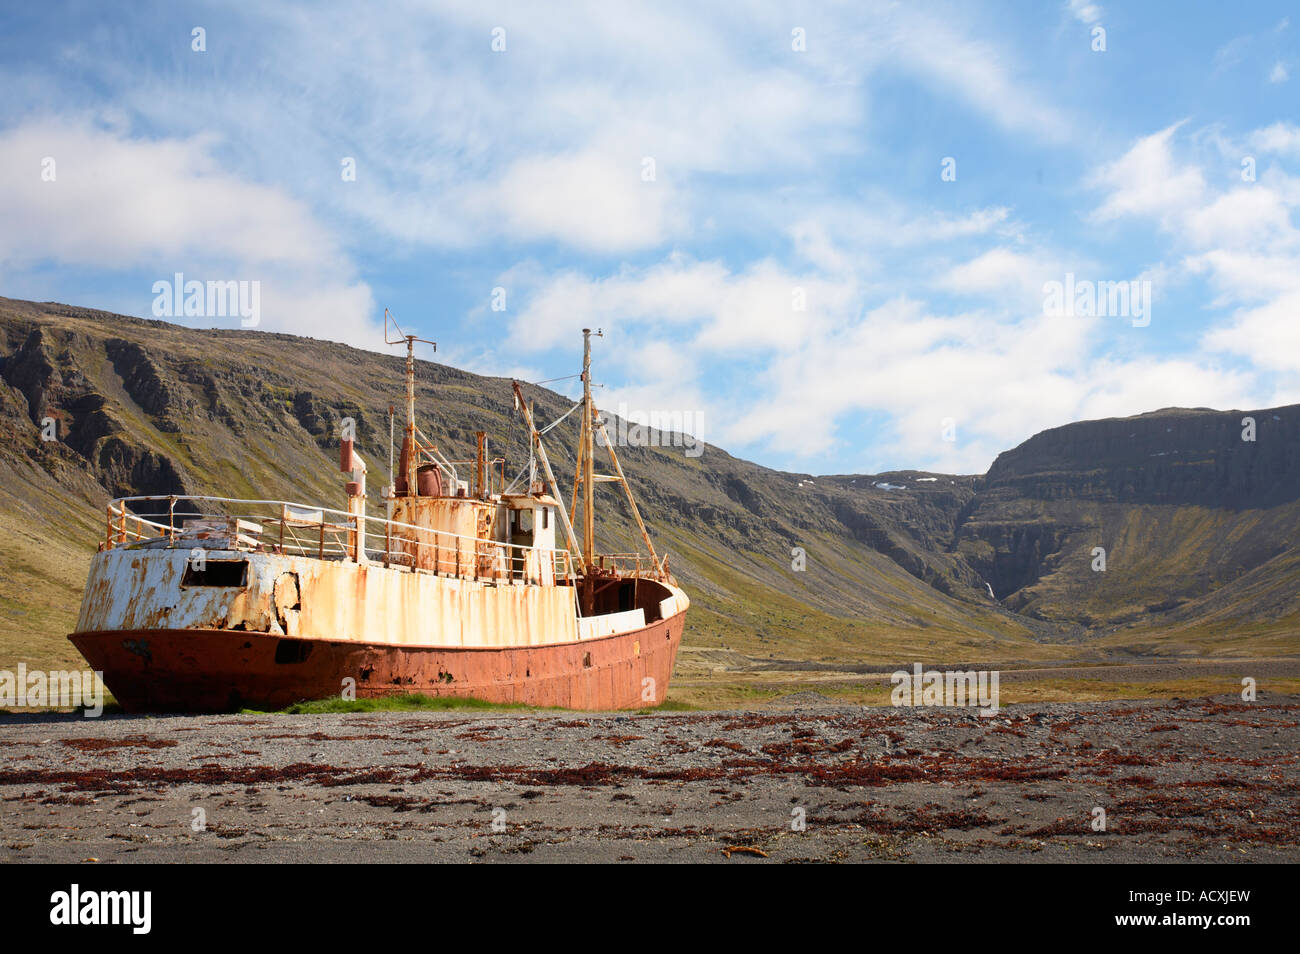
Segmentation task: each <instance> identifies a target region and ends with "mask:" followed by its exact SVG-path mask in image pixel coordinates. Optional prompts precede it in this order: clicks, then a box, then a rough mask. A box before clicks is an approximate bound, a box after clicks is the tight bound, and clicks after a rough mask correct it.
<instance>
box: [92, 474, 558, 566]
mask: <svg viewBox="0 0 1300 954" xmlns="http://www.w3.org/2000/svg"><path fill="white" fill-rule="evenodd" d="M149 504H158V505H159V506H158V507H157V508H156V510H155V511H148V510H145V509H144V507H146V506H147V505H149ZM163 504H165V505H166V506H162V505H163ZM191 505H192V506H196V507H204V508H207V507H208V506H210V505H212V506H213V507H214V509H213V510H206V509H205V510H190V509H188V507H189V506H191ZM178 506H179V507H184V508H186V509H178ZM249 508H252V509H249ZM230 511H238V512H230ZM381 542H382V547H380V546H377V544H379V543H381ZM122 546H150V547H166V548H184V549H190V548H194V547H203V548H204V549H223V550H247V551H250V552H256V553H278V554H285V555H292V556H309V557H315V558H317V559H321V560H343V559H349V560H359V559H360V557H361V553H362V551H364V556H365V558H366V559H367V560H369V561H371V562H375V563H382V564H383V565H384V566H406V567H410V568H412V569H417V570H424V571H427V572H433V573H441V574H443V575H446V576H456V577H461V578H464V579H473V580H498V581H503V582H523V583H546V584H549V583H556V582H560V581H567V580H571V579H573V577H574V572H573V563H572V560H571V558H570V555H569V552H568V551H567V550H555V549H549V548H541V547H527V546H520V545H518V544H513V543H499V542H497V541H495V540H481V539H478V538H475V537H466V536H461V535H459V534H455V533H447V532H446V531H443V530H434V529H431V528H429V527H420V526H416V525H415V524H410V523H401V522H399V521H396V520H385V519H384V518H382V517H370V516H364V515H358V514H352V513H348V512H347V511H345V510H332V509H330V508H329V507H312V506H308V505H306V504H298V503H290V502H288V501H285V500H240V499H238V498H234V497H196V496H177V495H172V496H165V495H155V496H141V497H119V498H117V499H116V500H112V501H110V502H109V504H108V523H107V532H106V535H105V539H104V543H103V544H102V545H101V547H100V549H102V550H108V549H112V548H114V547H122Z"/></svg>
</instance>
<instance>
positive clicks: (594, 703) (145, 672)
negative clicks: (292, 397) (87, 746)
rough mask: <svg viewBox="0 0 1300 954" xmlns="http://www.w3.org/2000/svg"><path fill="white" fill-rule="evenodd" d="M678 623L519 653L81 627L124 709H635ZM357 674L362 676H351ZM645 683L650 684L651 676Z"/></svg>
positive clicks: (663, 680)
mask: <svg viewBox="0 0 1300 954" xmlns="http://www.w3.org/2000/svg"><path fill="white" fill-rule="evenodd" d="M682 626H683V623H682V620H681V619H680V618H674V619H668V620H661V621H660V622H657V623H653V624H651V625H649V626H646V627H644V628H642V629H639V630H634V631H632V632H628V633H619V634H617V635H614V636H605V637H601V638H597V639H591V640H585V641H581V642H573V643H562V644H558V645H553V646H537V647H527V648H521V649H491V648H486V647H478V648H440V647H433V646H429V647H410V648H406V647H401V648H394V647H392V646H387V645H383V644H376V643H370V644H366V643H360V644H358V643H354V642H351V641H348V640H330V639H292V638H288V637H283V636H272V635H269V634H265V633H249V632H243V631H235V630H201V629H183V630H138V631H135V632H123V631H113V632H87V633H76V634H74V635H73V636H72V637H71V639H72V643H73V645H75V646H76V647H77V649H78V650H79V651H80V652H81V654H82V655H83V656H85V657H86V659H87V660H88V661H89V662H90V664H91V665H92V666H93V667H94V668H95V669H97V670H99V671H102V672H103V674H104V683H105V685H106V686H107V687H108V689H109V691H110V692H112V693H113V696H114V698H116V699H117V700H118V701H119V702H120V703H121V704H122V707H123V709H125V710H126V711H127V712H229V711H232V710H236V709H240V708H253V709H282V708H284V707H285V706H289V705H292V704H293V703H295V702H299V701H302V700H308V699H323V698H328V697H337V696H338V695H339V692H340V689H339V687H340V684H341V682H342V680H344V679H346V678H349V677H351V678H354V679H355V680H356V695H357V696H358V697H360V698H371V697H377V696H385V695H401V694H407V693H419V694H422V695H427V696H459V697H471V698H475V699H483V700H485V701H488V702H495V703H522V704H524V705H530V706H559V707H561V708H566V709H590V710H604V709H637V708H644V707H646V706H651V705H654V704H655V701H654V695H655V693H654V691H653V689H654V687H657V686H667V685H668V682H669V679H670V678H671V677H672V672H673V664H674V662H675V660H676V658H677V648H678V646H679V645H680V644H681V634H682ZM352 674H355V675H352ZM647 680H649V682H647Z"/></svg>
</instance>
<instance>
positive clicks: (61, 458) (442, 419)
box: [0, 299, 1300, 666]
mask: <svg viewBox="0 0 1300 954" xmlns="http://www.w3.org/2000/svg"><path fill="white" fill-rule="evenodd" d="M402 368H403V361H402V359H401V358H400V357H399V356H397V355H383V354H377V353H372V352H361V351H356V350H354V349H351V348H347V347H345V346H343V345H338V344H333V343H330V342H322V341H315V340H312V339H303V338H295V337H292V336H288V335H277V334H269V333H265V332H257V331H243V330H196V329H188V328H182V327H179V326H175V325H169V324H166V323H163V322H156V321H145V320H141V319H135V318H128V317H124V316H120V315H110V314H107V313H104V312H97V311H92V310H88V309H81V308H70V307H67V306H63V305H56V304H36V303H31V302H21V301H11V300H8V299H0V512H2V513H3V516H4V517H5V518H6V523H7V525H8V526H9V527H10V528H11V533H10V535H9V537H8V539H7V542H6V544H5V549H3V550H0V558H3V560H4V563H5V569H6V570H8V571H9V572H7V573H4V574H2V575H0V657H9V658H12V659H17V658H28V659H33V660H38V659H41V658H50V657H51V654H53V656H54V657H59V655H60V654H63V655H62V657H60V658H69V659H72V658H75V657H70V656H68V655H67V653H66V651H65V649H64V647H63V641H62V636H63V634H64V633H66V632H67V631H68V630H69V629H70V628H71V625H72V623H73V621H74V620H75V615H76V607H77V603H78V601H79V599H80V587H81V585H82V583H84V579H85V567H86V563H87V561H88V559H89V555H90V554H91V553H92V552H93V551H94V547H95V545H96V543H97V542H98V540H99V537H100V534H101V533H102V529H101V528H102V526H103V510H102V506H103V504H104V503H105V502H106V501H107V500H108V499H109V498H110V497H112V496H122V495H128V494H171V493H175V494H179V495H197V494H209V495H216V496H236V497H238V496H243V497H256V498H268V497H278V498H284V499H290V500H300V501H314V502H320V503H325V504H327V505H333V506H341V505H342V503H343V489H342V481H343V477H342V475H340V474H338V473H337V472H336V460H337V456H336V454H337V441H338V429H339V424H340V421H341V420H342V419H343V418H344V417H351V418H353V419H354V420H355V421H356V424H357V442H358V443H357V446H358V449H359V451H360V452H361V453H362V455H363V456H364V457H365V458H366V459H367V461H368V463H369V465H370V473H371V486H372V489H373V490H374V491H376V492H374V493H372V496H371V503H372V508H371V509H372V511H377V509H378V507H377V498H378V493H377V490H378V487H379V486H380V485H382V484H383V483H384V482H385V477H386V471H387V462H388V452H389V446H388V420H387V414H388V407H389V405H390V404H400V403H401V394H402V378H401V375H402ZM417 381H418V384H417V407H418V412H419V414H420V417H421V426H422V428H423V429H424V431H425V432H426V433H427V434H429V435H430V437H432V438H434V439H435V440H437V441H438V442H439V444H440V446H441V448H442V449H443V451H444V452H445V453H446V454H447V456H448V457H451V458H453V459H464V458H468V457H471V456H472V455H473V451H474V436H473V435H474V432H475V431H476V430H483V431H486V432H487V433H488V441H489V449H490V451H491V452H492V453H493V455H496V454H498V453H499V454H504V456H506V457H507V458H508V460H509V461H510V464H509V466H508V476H512V475H513V474H514V472H515V471H517V470H518V469H519V468H520V467H522V466H523V465H524V463H525V461H526V459H527V450H526V444H525V442H524V438H525V434H524V430H523V426H522V424H521V423H520V422H519V420H518V416H517V415H516V414H515V412H514V410H513V396H512V393H511V391H510V385H509V382H508V381H505V380H502V379H495V378H482V377H478V376H476V375H472V374H468V373H466V372H463V371H459V370H457V369H455V368H449V367H446V366H442V365H437V364H432V363H428V362H420V363H419V368H418V371H417ZM525 390H526V392H527V394H528V395H529V396H530V397H533V398H535V400H536V406H537V413H538V417H539V419H540V420H541V421H543V422H547V421H551V420H554V419H555V418H557V417H559V416H560V415H561V414H563V413H564V412H565V411H567V410H568V409H569V407H570V406H571V405H570V402H569V401H568V400H567V399H566V398H564V397H562V396H560V395H558V394H555V393H553V392H550V391H546V390H544V389H540V388H535V387H532V386H527V387H526V388H525ZM1248 415H1249V416H1252V417H1254V419H1255V438H1256V439H1255V440H1254V441H1253V442H1251V441H1243V440H1242V439H1241V435H1242V428H1243V425H1242V423H1241V419H1242V417H1243V416H1248ZM51 418H52V419H53V420H54V421H55V422H56V424H57V439H56V440H53V441H49V440H43V439H42V428H43V426H44V425H45V424H46V423H47V422H48V420H49V419H51ZM46 430H47V432H48V428H46ZM575 440H576V424H575V418H573V417H571V418H570V419H569V420H567V421H566V422H564V424H562V425H561V426H560V427H559V428H557V429H556V430H555V431H553V432H552V434H551V436H550V438H549V439H548V448H549V450H550V452H551V455H552V462H553V464H554V467H555V471H556V474H557V476H559V478H560V480H561V483H562V485H563V487H564V489H565V491H566V492H567V490H568V482H569V479H570V478H571V475H572V473H573V467H574V458H573V455H572V452H571V448H572V447H573V445H574V442H575ZM619 455H620V458H621V459H622V461H623V464H624V468H625V470H626V471H627V472H628V475H629V479H630V480H631V481H632V483H633V486H634V491H635V493H636V495H637V499H638V501H639V503H640V505H641V508H642V512H643V515H644V516H645V517H646V519H647V522H648V524H649V525H650V529H651V533H652V535H653V537H654V539H655V542H656V545H657V546H658V547H659V548H660V550H661V551H665V552H667V553H668V554H669V559H670V565H671V567H672V569H673V571H674V572H675V574H676V575H677V576H678V577H679V579H680V580H681V581H682V582H683V583H684V584H685V585H686V586H687V588H688V590H690V592H691V594H692V598H693V600H694V603H695V610H694V611H693V613H692V622H691V626H690V627H688V630H689V632H688V634H687V645H688V646H691V645H694V646H728V647H730V648H735V649H741V650H743V651H746V652H749V653H752V654H755V655H761V656H768V655H775V656H790V657H803V658H822V659H830V658H835V659H846V658H852V659H856V660H863V659H874V658H884V657H886V656H887V657H888V658H890V659H897V658H904V659H918V658H936V659H939V658H943V657H944V656H945V655H946V656H948V657H950V658H951V657H952V654H953V653H957V654H959V655H960V658H964V659H969V658H991V657H992V655H993V654H998V655H999V656H1000V657H1001V658H1029V657H1034V656H1039V655H1042V654H1043V653H1045V652H1048V650H1047V649H1045V648H1044V647H1045V646H1046V645H1048V644H1050V643H1051V642H1052V641H1053V640H1061V639H1068V640H1072V641H1077V640H1080V639H1083V640H1085V641H1088V642H1089V644H1097V645H1100V644H1101V643H1105V642H1106V641H1107V640H1111V641H1113V640H1114V639H1115V638H1120V639H1125V638H1128V637H1126V636H1125V635H1124V634H1125V633H1126V632H1128V629H1134V631H1135V632H1136V631H1138V630H1140V631H1141V633H1142V634H1147V633H1156V632H1163V628H1175V629H1177V630H1178V631H1179V632H1182V633H1186V632H1189V631H1192V630H1195V631H1196V633H1197V638H1200V637H1201V636H1207V634H1208V636H1207V638H1209V637H1214V638H1220V637H1222V638H1223V639H1226V640H1229V641H1231V639H1232V638H1233V637H1232V634H1233V633H1235V632H1238V631H1240V630H1242V629H1243V627H1244V628H1246V629H1249V631H1250V632H1252V633H1261V632H1262V633H1268V634H1276V633H1284V634H1291V636H1294V634H1295V633H1296V631H1297V627H1296V625H1295V624H1296V622H1297V619H1300V606H1298V605H1297V598H1296V596H1295V593H1296V590H1297V589H1298V588H1300V587H1297V585H1296V584H1297V582H1300V581H1298V580H1297V575H1296V571H1295V567H1297V566H1300V550H1297V549H1296V547H1297V541H1296V529H1297V527H1298V526H1300V503H1298V499H1300V408H1298V407H1289V408H1276V409H1271V410H1261V411H1247V412H1218V411H1207V410H1174V409H1171V410H1164V411H1158V412H1154V413H1152V414H1146V415H1142V416H1139V417H1135V418H1128V419H1124V420H1107V421H1089V422H1083V423H1079V424H1071V425H1067V426H1065V427H1059V428H1054V429H1052V430H1049V431H1045V432H1043V433H1041V434H1038V435H1036V436H1034V437H1033V438H1031V439H1029V440H1028V441H1026V442H1025V443H1024V444H1022V445H1020V446H1019V447H1017V448H1015V449H1014V450H1010V451H1007V452H1006V453H1004V454H1002V455H1001V456H1000V457H998V459H997V461H996V462H995V463H994V465H993V466H992V468H990V470H989V473H988V474H987V475H985V476H983V477H974V476H957V475H944V474H925V473H920V472H915V471H905V472H900V473H894V474H884V475H873V476H864V475H844V476H831V477H815V478H814V477H809V476H807V475H800V474H788V473H780V472H776V471H772V470H768V469H766V468H763V467H759V466H758V465H756V464H752V463H749V462H747V461H742V460H737V459H736V458H733V457H731V456H730V455H728V454H727V453H726V452H724V451H722V450H720V449H718V448H715V447H712V446H709V447H707V448H706V449H705V451H704V453H703V455H702V456H699V457H686V456H685V455H684V453H683V452H682V449H681V448H673V447H625V448H620V449H619ZM600 499H601V507H602V513H603V514H604V515H605V517H606V521H607V522H606V523H605V525H604V527H603V530H602V533H601V535H600V537H599V541H598V542H599V543H600V546H601V548H602V549H604V550H607V551H628V550H633V549H637V548H639V547H640V543H639V538H638V535H637V534H636V532H635V530H634V527H633V525H632V521H631V515H630V512H629V511H628V508H627V507H626V504H625V503H624V502H623V500H622V497H621V495H620V494H619V493H618V492H617V489H616V485H605V486H602V487H601V488H600ZM1098 547H1101V548H1103V549H1104V550H1105V551H1106V569H1105V570H1097V569H1094V565H1095V563H1096V557H1095V555H1094V550H1095V548H1098ZM990 590H991V591H992V594H993V595H992V596H991V595H990ZM1198 627H1199V628H1198ZM1108 634H1109V635H1108ZM1137 638H1138V637H1134V639H1137ZM1287 638H1291V637H1290V636H1288V637H1287ZM1141 639H1146V636H1145V635H1142V636H1141ZM1098 641H1100V642H1098ZM1143 645H1144V646H1145V645H1147V644H1146V643H1144V644H1143ZM1224 645H1228V643H1225V644H1224ZM1232 645H1236V644H1235V643H1233V644H1232ZM32 647H37V648H36V649H32ZM40 647H44V648H40ZM29 650H30V651H29ZM1073 651H1077V650H1073ZM43 654H44V655H43ZM4 662H5V659H4V658H0V666H2V665H3V664H4Z"/></svg>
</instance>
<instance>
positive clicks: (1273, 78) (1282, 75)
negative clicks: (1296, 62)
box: [1268, 60, 1288, 83]
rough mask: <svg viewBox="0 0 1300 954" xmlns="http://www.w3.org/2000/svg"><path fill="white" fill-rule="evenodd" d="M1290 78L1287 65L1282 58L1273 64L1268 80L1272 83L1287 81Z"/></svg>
mask: <svg viewBox="0 0 1300 954" xmlns="http://www.w3.org/2000/svg"><path fill="white" fill-rule="evenodd" d="M1287 79H1288V74H1287V71H1286V66H1285V65H1283V63H1282V61H1281V60H1278V61H1277V62H1276V63H1274V64H1273V68H1272V69H1271V70H1269V71H1268V81H1269V82H1270V83H1285V82H1286V81H1287Z"/></svg>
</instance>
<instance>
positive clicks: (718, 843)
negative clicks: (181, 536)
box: [0, 694, 1300, 864]
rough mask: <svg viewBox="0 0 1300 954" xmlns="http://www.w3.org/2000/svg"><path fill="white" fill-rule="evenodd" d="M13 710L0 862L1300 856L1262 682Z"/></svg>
mask: <svg viewBox="0 0 1300 954" xmlns="http://www.w3.org/2000/svg"><path fill="white" fill-rule="evenodd" d="M0 731H2V732H3V736H4V738H5V742H6V744H5V747H4V756H3V760H2V761H0V798H2V799H3V802H0V804H2V805H3V847H2V848H0V851H2V852H3V859H4V860H5V861H7V862H22V861H44V862H50V861H55V862H85V861H92V860H93V861H97V862H133V861H149V862H160V861H166V862H175V861H209V862H211V861H235V862H262V863H268V862H301V861H307V862H343V861H346V862H357V861H376V862H429V861H445V862H453V861H480V860H481V861H569V862H584V861H692V862H696V861H713V862H719V863H730V864H737V863H772V862H777V861H782V862H796V861H879V860H885V861H999V862H1002V861H1031V862H1032V861H1078V862H1117V861H1193V862H1196V861H1206V862H1211V861H1212V862H1228V861H1242V862H1251V861H1275V862H1276V861H1284V862H1295V861H1300V771H1298V770H1297V760H1298V759H1300V698H1297V697H1287V696H1277V695H1274V696H1269V695H1268V694H1261V697H1260V700H1259V701H1257V702H1254V703H1243V702H1242V701H1241V700H1240V698H1238V697H1228V696H1225V697H1219V698H1213V699H1196V700H1175V701H1173V702H1123V703H1115V702H1109V703H1053V704H1041V705H1017V706H1011V707H1008V708H1005V709H1003V710H1002V711H1001V712H1000V713H998V714H997V715H996V716H994V717H991V718H981V717H980V716H978V715H977V714H976V713H975V712H974V711H973V710H959V709H942V708H929V709H920V708H918V709H893V708H878V709H863V708H829V707H817V708H807V709H797V710H794V711H790V712H781V713H772V712H767V713H755V712H700V713H693V712H691V713H655V714H644V715H616V714H598V715H591V714H577V713H538V712H522V713H520V712H486V713H483V712H473V713H472V714H471V713H466V712H464V711H449V712H445V713H435V714H425V713H405V712H402V713H397V712H392V713H358V714H351V715H297V716H289V715H273V716H270V715H249V716H204V717H195V716H189V717H168V718H139V717H128V716H115V717H105V718H101V719H97V720H93V719H85V718H82V717H80V716H75V715H54V714H51V715H40V716H0ZM1098 810H1103V811H1104V812H1105V830H1104V831H1103V830H1099V828H1097V827H1095V826H1098V825H1099V822H1100V820H1101V816H1100V814H1099V812H1098ZM737 848H739V849H741V850H739V851H737V850H734V849H737Z"/></svg>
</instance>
